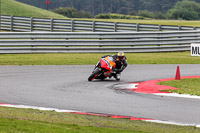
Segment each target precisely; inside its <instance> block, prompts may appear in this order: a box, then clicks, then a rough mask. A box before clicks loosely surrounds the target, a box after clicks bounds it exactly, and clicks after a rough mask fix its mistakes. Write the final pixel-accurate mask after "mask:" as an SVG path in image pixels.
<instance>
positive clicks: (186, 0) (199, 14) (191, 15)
mask: <svg viewBox="0 0 200 133" xmlns="http://www.w3.org/2000/svg"><path fill="white" fill-rule="evenodd" d="M168 17H169V18H170V19H184V20H198V19H200V4H199V3H197V2H195V1H191V0H183V1H182V2H177V3H176V5H175V7H174V8H172V9H170V10H169V11H168Z"/></svg>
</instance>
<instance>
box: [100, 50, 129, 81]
mask: <svg viewBox="0 0 200 133" xmlns="http://www.w3.org/2000/svg"><path fill="white" fill-rule="evenodd" d="M107 56H111V57H113V59H114V61H115V63H116V67H115V68H113V71H115V72H116V73H117V74H116V75H113V76H114V77H115V78H118V77H116V76H120V74H121V72H122V71H123V70H124V69H125V68H126V67H127V65H128V63H127V58H126V56H125V54H124V52H118V53H117V54H115V55H104V56H102V58H105V57H107ZM110 78H111V77H110Z"/></svg>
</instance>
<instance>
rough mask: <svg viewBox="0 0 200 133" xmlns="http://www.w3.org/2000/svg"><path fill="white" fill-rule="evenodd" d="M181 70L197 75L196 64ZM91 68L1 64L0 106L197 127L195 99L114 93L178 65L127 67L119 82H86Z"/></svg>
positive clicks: (199, 113) (167, 74) (199, 111)
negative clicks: (31, 107) (120, 87)
mask: <svg viewBox="0 0 200 133" xmlns="http://www.w3.org/2000/svg"><path fill="white" fill-rule="evenodd" d="M179 66H180V73H181V76H194V75H200V69H199V68H200V64H187V65H186V64H184V65H179ZM93 68H94V65H83V66H79V65H75V66H74V65H69V66H65V65H63V66H0V103H8V104H20V105H30V106H39V107H47V108H58V109H68V110H78V111H83V112H92V113H102V114H112V115H122V116H132V117H138V118H151V119H157V120H163V121H172V122H177V123H184V124H200V106H199V105H200V100H199V99H188V98H176V97H168V96H156V95H151V94H142V93H135V92H132V91H125V90H116V89H114V88H115V86H118V85H123V84H126V83H130V82H138V81H146V80H152V79H164V78H173V77H175V73H176V68H177V65H171V64H170V65H128V67H127V69H125V70H124V72H123V73H122V75H121V76H122V77H121V81H115V79H107V80H105V81H101V80H95V81H92V82H88V81H87V78H88V76H89V75H90V74H91V72H92V70H93Z"/></svg>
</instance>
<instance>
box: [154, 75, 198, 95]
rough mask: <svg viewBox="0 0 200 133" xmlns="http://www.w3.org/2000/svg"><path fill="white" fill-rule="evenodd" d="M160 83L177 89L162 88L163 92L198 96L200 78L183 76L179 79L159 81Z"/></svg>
mask: <svg viewBox="0 0 200 133" xmlns="http://www.w3.org/2000/svg"><path fill="white" fill-rule="evenodd" d="M158 84H160V85H167V86H173V87H175V88H179V89H177V90H164V91H165V92H174V93H179V94H191V95H198V96H200V78H185V79H181V80H170V81H163V82H159V83H158Z"/></svg>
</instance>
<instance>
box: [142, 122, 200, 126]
mask: <svg viewBox="0 0 200 133" xmlns="http://www.w3.org/2000/svg"><path fill="white" fill-rule="evenodd" d="M144 121H147V122H155V123H161V124H171V125H178V126H194V127H200V124H184V123H177V122H170V121H160V120H144Z"/></svg>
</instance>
